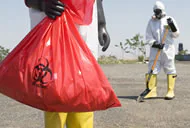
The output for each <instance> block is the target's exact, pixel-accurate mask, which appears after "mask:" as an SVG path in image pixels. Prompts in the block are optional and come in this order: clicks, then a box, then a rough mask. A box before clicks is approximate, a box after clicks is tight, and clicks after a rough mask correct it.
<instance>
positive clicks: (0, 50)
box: [0, 46, 9, 62]
mask: <svg viewBox="0 0 190 128" xmlns="http://www.w3.org/2000/svg"><path fill="white" fill-rule="evenodd" d="M8 53H9V49H6V48H4V47H2V46H0V62H1V61H2V60H3V59H4V58H5V57H6V56H7V55H8Z"/></svg>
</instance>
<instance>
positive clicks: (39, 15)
mask: <svg viewBox="0 0 190 128" xmlns="http://www.w3.org/2000/svg"><path fill="white" fill-rule="evenodd" d="M25 4H26V6H28V7H29V14H30V20H31V28H33V27H35V26H36V25H37V24H38V23H39V22H40V21H41V20H42V19H43V18H44V17H45V16H48V17H49V18H51V19H56V17H58V16H60V15H61V14H62V12H64V3H62V2H61V1H59V0H25ZM97 9H98V11H97ZM76 25H77V24H76ZM77 27H78V30H79V32H80V34H81V36H82V37H83V39H84V40H85V42H86V43H87V45H88V47H89V48H90V50H91V51H92V53H93V55H94V57H95V58H96V59H97V57H98V45H99V43H100V45H101V46H102V47H103V48H102V51H106V49H107V48H108V46H109V44H110V37H109V34H108V33H107V30H106V22H105V17H104V12H103V7H102V0H95V3H94V7H93V17H92V23H91V24H90V25H86V26H79V25H77ZM44 115H45V128H64V127H65V125H66V127H67V128H93V112H71V113H64V112H45V114H44Z"/></svg>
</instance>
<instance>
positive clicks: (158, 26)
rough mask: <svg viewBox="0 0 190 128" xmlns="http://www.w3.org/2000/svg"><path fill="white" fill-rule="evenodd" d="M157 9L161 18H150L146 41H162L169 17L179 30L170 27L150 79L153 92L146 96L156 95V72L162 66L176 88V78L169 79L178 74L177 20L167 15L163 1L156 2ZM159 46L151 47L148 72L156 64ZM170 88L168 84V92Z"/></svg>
mask: <svg viewBox="0 0 190 128" xmlns="http://www.w3.org/2000/svg"><path fill="white" fill-rule="evenodd" d="M156 9H158V10H161V12H162V13H161V18H157V17H156V16H155V15H154V16H153V17H152V18H151V19H150V20H149V22H148V26H147V29H146V41H147V43H149V44H150V45H151V46H152V45H153V44H154V43H156V44H159V43H161V41H162V38H163V36H164V32H165V27H166V26H169V27H170V25H168V21H167V20H168V18H170V19H172V21H173V24H174V25H175V27H176V29H177V31H175V32H173V31H172V30H171V29H169V32H168V34H167V36H166V39H165V41H164V47H163V49H160V50H161V53H160V56H159V58H158V60H157V62H156V66H155V68H154V70H153V75H152V78H151V79H150V81H149V85H148V87H149V89H150V90H151V92H150V93H149V94H148V95H146V96H145V98H151V97H156V96H157V94H156V80H157V79H156V74H158V73H159V72H160V71H161V68H162V67H163V69H164V72H165V73H166V74H167V75H168V83H170V85H171V82H173V83H172V85H173V87H172V89H173V88H174V83H175V79H172V80H173V81H172V80H169V79H170V77H171V78H175V76H176V68H175V60H174V58H175V46H174V38H177V37H178V36H179V28H178V26H177V24H176V21H175V20H174V18H173V17H171V16H166V12H165V6H164V4H163V3H162V2H160V1H157V2H156V4H155V5H154V7H153V10H154V11H155V10H156ZM158 50H159V49H158V48H155V47H151V48H150V55H149V64H148V73H150V71H151V69H152V65H153V64H154V60H155V58H156V54H157V52H158ZM146 78H148V74H147V75H146ZM169 90H171V89H170V87H169V85H168V93H169V92H170V91H169ZM171 93H172V94H170V96H168V95H169V94H167V95H166V97H169V98H170V99H171V97H172V98H173V97H174V93H173V91H172V92H171Z"/></svg>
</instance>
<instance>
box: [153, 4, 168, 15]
mask: <svg viewBox="0 0 190 128" xmlns="http://www.w3.org/2000/svg"><path fill="white" fill-rule="evenodd" d="M155 9H160V10H162V14H166V13H165V6H164V4H163V3H162V2H161V1H156V3H155V5H154V7H153V10H155Z"/></svg>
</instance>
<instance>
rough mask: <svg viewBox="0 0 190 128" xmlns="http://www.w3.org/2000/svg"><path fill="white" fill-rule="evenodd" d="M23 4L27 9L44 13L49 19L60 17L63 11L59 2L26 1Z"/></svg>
mask: <svg viewBox="0 0 190 128" xmlns="http://www.w3.org/2000/svg"><path fill="white" fill-rule="evenodd" d="M25 3H26V5H27V6H28V7H31V8H34V9H38V10H40V11H43V12H45V14H46V15H47V16H48V17H49V18H51V19H56V17H57V16H61V14H62V12H63V11H64V4H63V3H62V2H60V1H59V0H26V1H25Z"/></svg>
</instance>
